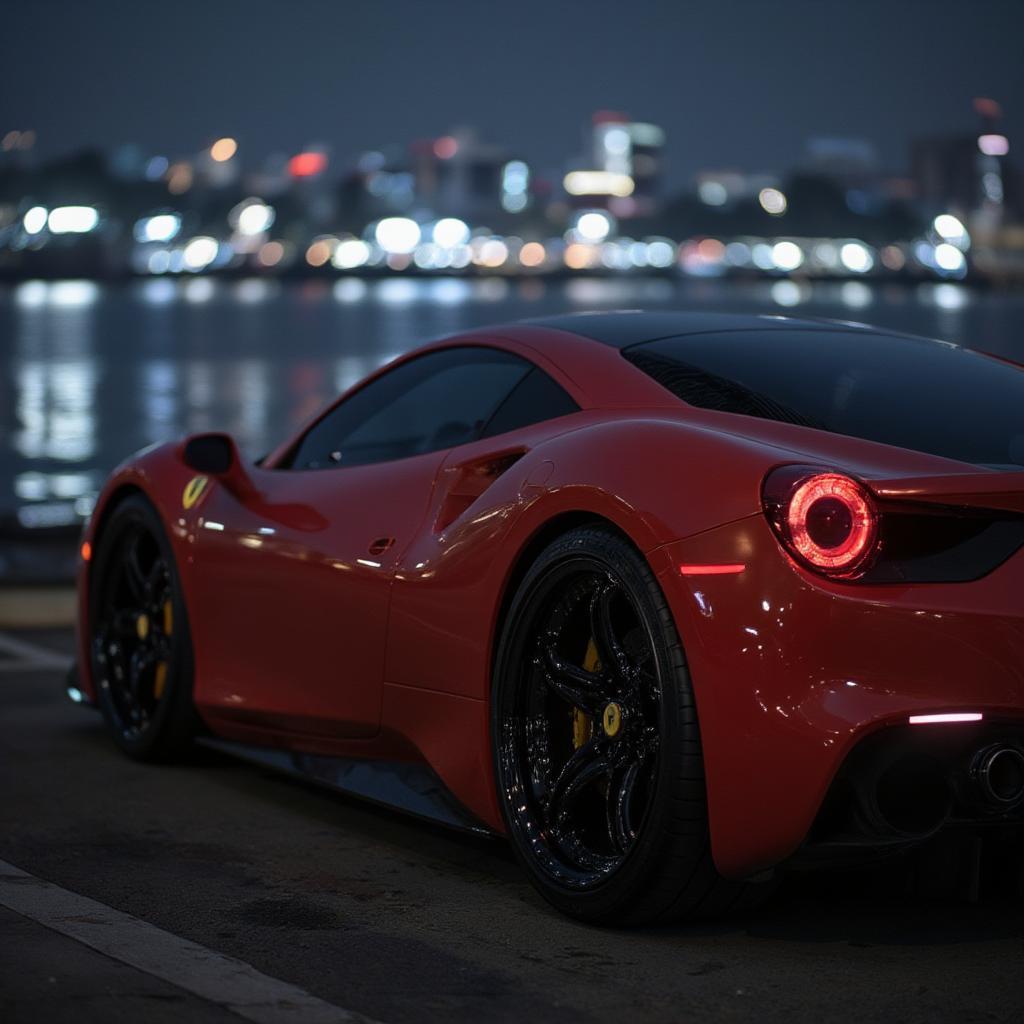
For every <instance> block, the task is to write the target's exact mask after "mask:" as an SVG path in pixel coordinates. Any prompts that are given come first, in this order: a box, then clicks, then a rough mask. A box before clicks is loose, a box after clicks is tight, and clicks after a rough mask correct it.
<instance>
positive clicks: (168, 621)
mask: <svg viewBox="0 0 1024 1024" xmlns="http://www.w3.org/2000/svg"><path fill="white" fill-rule="evenodd" d="M163 617H164V636H165V637H168V638H169V637H170V635H171V632H172V630H173V629H174V609H173V608H172V607H171V602H170V601H169V600H167V601H164V608H163ZM166 688H167V662H166V661H161V662H158V663H157V666H156V674H155V676H154V678H153V696H154V697H155V698H156V699H157V700H159V699H160V698H161V697H162V696H163V695H164V690H165V689H166Z"/></svg>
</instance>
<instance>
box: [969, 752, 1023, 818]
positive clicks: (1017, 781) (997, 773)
mask: <svg viewBox="0 0 1024 1024" xmlns="http://www.w3.org/2000/svg"><path fill="white" fill-rule="evenodd" d="M971 777H972V778H973V779H974V781H975V783H976V784H977V786H978V788H979V789H980V790H981V795H982V796H983V797H984V798H985V801H986V802H987V803H988V804H989V805H990V806H992V807H997V808H999V809H1000V810H1004V811H1006V810H1009V809H1010V808H1012V807H1013V806H1014V805H1015V804H1018V803H1020V802H1021V800H1024V752H1022V751H1021V750H1020V748H1019V747H1011V746H1007V745H1005V744H1002V743H996V744H993V745H992V746H991V747H985V748H983V749H982V750H979V751H978V752H977V753H976V754H975V755H974V760H973V761H972V763H971Z"/></svg>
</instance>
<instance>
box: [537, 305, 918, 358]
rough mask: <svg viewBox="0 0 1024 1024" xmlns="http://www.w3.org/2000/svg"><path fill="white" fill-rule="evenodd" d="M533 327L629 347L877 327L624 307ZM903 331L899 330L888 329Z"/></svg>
mask: <svg viewBox="0 0 1024 1024" xmlns="http://www.w3.org/2000/svg"><path fill="white" fill-rule="evenodd" d="M519 324H520V325H522V326H529V327H548V328H551V329H553V330H559V331H568V332H569V333H571V334H578V335H580V336H582V337H584V338H589V339H591V340H592V341H597V342H600V343H601V344H603V345H608V346H610V347H612V348H620V349H621V348H628V347H629V346H631V345H640V344H642V343H644V342H647V341H657V340H659V339H661V338H678V337H681V336H685V335H687V334H705V333H709V332H712V331H749V330H758V331H764V330H776V329H785V328H788V329H790V330H793V329H794V328H797V329H799V328H804V329H807V328H816V329H818V330H822V329H828V328H831V329H832V330H840V331H850V330H859V331H875V332H876V333H879V332H877V329H876V328H872V327H869V326H868V325H867V324H859V323H852V322H849V321H844V320H814V319H811V318H798V317H790V316H756V315H753V314H747V313H705V312H680V311H665V312H647V311H645V310H640V309H621V310H612V311H608V312H601V313H567V314H563V315H561V316H549V317H539V318H537V319H533V320H520V321H519ZM886 333H893V334H895V333H899V332H886Z"/></svg>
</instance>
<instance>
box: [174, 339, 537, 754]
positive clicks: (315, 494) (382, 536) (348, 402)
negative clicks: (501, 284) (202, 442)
mask: <svg viewBox="0 0 1024 1024" xmlns="http://www.w3.org/2000/svg"><path fill="white" fill-rule="evenodd" d="M529 370H530V364H528V363H526V362H525V361H524V360H521V359H519V358H518V357H517V356H514V355H512V354H511V353H506V352H503V351H500V350H498V349H491V348H487V347H476V346H458V347H452V348H446V349H438V350H434V351H432V352H428V353H426V354H424V355H421V356H419V357H416V358H414V359H411V360H408V361H405V362H402V363H399V364H398V365H397V366H395V367H394V368H392V369H391V370H389V371H386V372H385V373H384V374H383V375H381V376H378V377H376V378H373V379H371V381H370V382H369V383H367V384H366V385H364V386H363V387H362V388H360V389H358V390H357V391H355V392H354V393H353V394H351V395H350V396H348V397H347V398H346V399H345V400H344V401H342V402H341V403H339V404H338V405H336V406H335V407H334V408H333V409H331V410H330V411H329V412H328V413H327V414H326V415H325V416H324V417H323V418H321V419H320V420H319V421H318V422H317V423H315V424H314V425H313V426H312V427H311V428H310V429H309V430H308V431H307V432H306V434H305V435H304V436H303V437H302V438H300V440H299V441H298V443H297V444H296V446H295V447H294V449H293V451H292V453H291V455H290V457H289V458H288V459H287V460H285V461H286V464H285V465H282V466H281V467H280V468H274V469H257V470H254V471H253V479H254V484H255V486H256V489H257V491H259V498H258V500H246V501H244V502H242V501H239V500H238V498H236V497H235V496H234V495H233V494H231V493H229V492H228V491H227V490H226V489H224V488H219V487H214V489H213V491H212V493H210V494H209V495H208V496H207V497H206V498H205V500H204V503H203V506H202V515H201V517H200V519H198V520H197V521H196V529H195V531H194V536H195V560H196V561H195V567H194V577H195V579H196V580H197V582H198V586H197V587H195V588H194V591H195V593H194V596H193V598H192V600H191V602H190V611H191V613H192V617H193V619H194V620H195V621H194V622H193V635H194V644H195V647H196V655H197V656H196V664H197V675H196V697H197V702H198V703H199V704H200V706H201V707H202V708H203V711H204V713H205V714H206V715H207V716H208V717H209V718H210V719H211V720H217V721H220V722H222V723H230V724H232V725H233V726H234V733H235V735H238V730H239V728H243V729H244V728H249V729H251V730H252V737H251V738H252V739H253V740H254V741H257V740H259V739H260V735H261V734H262V733H265V732H266V731H267V730H270V731H273V732H278V733H285V734H291V735H302V736H306V737H309V736H317V737H323V738H324V739H325V740H328V739H330V738H333V737H366V736H371V735H373V734H374V733H375V732H376V731H377V730H378V728H379V725H380V709H381V693H382V683H383V672H384V659H385V651H386V647H387V621H388V603H389V599H390V592H391V586H392V581H393V576H394V569H395V566H396V564H397V562H398V560H399V558H400V557H401V554H402V552H403V551H405V549H406V548H407V547H408V546H409V545H410V544H411V543H412V542H413V540H414V538H415V536H416V534H417V531H418V530H419V529H420V528H421V526H422V525H423V521H424V518H425V516H426V513H427V509H428V505H429V502H430V498H431V491H432V487H433V484H434V481H435V479H436V477H437V473H438V470H439V468H440V466H441V465H442V463H443V462H444V459H445V458H446V457H447V455H448V454H449V452H450V451H451V450H452V448H453V447H455V446H457V445H461V444H464V443H467V442H471V441H473V440H475V439H476V438H477V437H478V436H479V434H480V431H481V430H482V429H483V427H484V426H485V425H486V423H487V422H488V420H489V419H490V417H491V416H492V415H493V413H494V411H495V410H496V409H497V408H498V407H499V405H500V404H501V403H502V401H503V400H504V399H505V398H506V397H507V395H508V394H509V393H510V392H511V391H512V389H513V388H515V386H516V385H517V384H518V383H519V382H520V381H521V380H522V379H523V378H524V377H525V376H526V374H527V373H528V372H529Z"/></svg>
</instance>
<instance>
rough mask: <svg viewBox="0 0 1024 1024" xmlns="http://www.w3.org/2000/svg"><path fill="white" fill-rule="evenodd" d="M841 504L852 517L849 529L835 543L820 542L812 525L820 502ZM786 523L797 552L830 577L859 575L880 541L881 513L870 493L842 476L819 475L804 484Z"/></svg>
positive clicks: (794, 497)
mask: <svg viewBox="0 0 1024 1024" xmlns="http://www.w3.org/2000/svg"><path fill="white" fill-rule="evenodd" d="M826 501H827V502H830V503H833V505H835V503H838V507H839V509H840V510H842V511H844V512H845V514H846V515H847V516H848V517H849V525H848V529H845V530H844V532H843V535H842V536H840V537H838V538H837V539H836V542H835V543H832V544H828V545H825V544H823V543H822V542H821V541H820V539H816V538H815V537H814V535H813V531H812V529H811V528H810V527H809V521H810V519H811V517H812V516H813V515H814V512H815V507H816V506H818V505H819V503H820V502H826ZM784 523H785V529H786V534H787V538H788V540H789V543H790V545H791V546H792V548H793V551H794V552H795V553H796V554H797V555H799V556H800V557H801V558H802V559H804V561H806V562H808V563H809V564H810V565H811V566H812V567H814V568H815V569H818V570H820V571H822V572H825V573H828V574H829V575H835V576H845V575H851V574H853V573H855V572H856V571H857V570H858V569H859V568H861V567H862V566H863V565H864V563H865V562H866V561H867V560H868V559H869V558H870V557H871V555H872V554H873V553H874V551H875V546H876V541H877V539H878V512H877V510H876V508H875V503H874V501H873V500H872V498H871V495H870V494H869V493H868V492H867V490H866V489H865V488H864V487H863V486H862V485H861V484H859V483H858V482H857V481H856V480H853V479H851V478H850V477H848V476H843V475H842V474H840V473H816V474H815V475H814V476H811V477H808V478H807V479H805V480H802V481H801V482H800V483H799V484H798V485H797V486H796V488H795V489H794V490H793V493H792V494H791V495H790V498H789V501H788V502H787V504H786V507H785V514H784Z"/></svg>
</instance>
